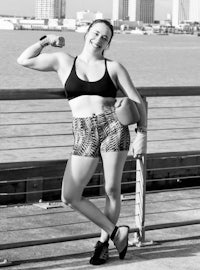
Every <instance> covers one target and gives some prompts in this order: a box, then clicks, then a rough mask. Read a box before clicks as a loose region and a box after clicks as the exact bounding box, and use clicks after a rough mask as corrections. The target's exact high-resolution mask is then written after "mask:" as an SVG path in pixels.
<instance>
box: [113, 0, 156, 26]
mask: <svg viewBox="0 0 200 270" xmlns="http://www.w3.org/2000/svg"><path fill="white" fill-rule="evenodd" d="M154 2H155V0H113V16H112V19H113V20H114V21H115V20H129V21H142V22H144V23H153V22H154Z"/></svg>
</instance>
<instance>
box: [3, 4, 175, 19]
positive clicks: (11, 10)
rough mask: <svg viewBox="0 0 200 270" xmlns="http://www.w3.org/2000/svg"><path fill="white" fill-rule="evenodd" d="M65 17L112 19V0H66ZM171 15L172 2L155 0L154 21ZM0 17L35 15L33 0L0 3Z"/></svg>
mask: <svg viewBox="0 0 200 270" xmlns="http://www.w3.org/2000/svg"><path fill="white" fill-rule="evenodd" d="M66 6H67V8H66V17H67V18H75V17H76V12H77V11H80V10H90V11H100V12H102V13H103V14H104V17H105V18H110V19H111V18H112V0H101V1H95V0H82V1H80V0H66ZM169 13H170V14H172V0H155V20H165V19H167V14H169ZM0 15H12V16H27V17H33V16H34V15H35V0H6V1H0Z"/></svg>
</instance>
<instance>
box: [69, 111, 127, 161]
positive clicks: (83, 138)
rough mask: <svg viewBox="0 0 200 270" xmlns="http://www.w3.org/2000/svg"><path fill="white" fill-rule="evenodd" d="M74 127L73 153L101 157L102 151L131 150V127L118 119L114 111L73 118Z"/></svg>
mask: <svg viewBox="0 0 200 270" xmlns="http://www.w3.org/2000/svg"><path fill="white" fill-rule="evenodd" d="M72 128H73V135H74V146H73V151H72V154H73V155H78V156H87V157H99V156H100V153H101V152H113V151H128V150H129V146H130V133H129V128H128V126H124V125H122V124H121V123H120V122H119V121H118V119H117V116H116V114H115V112H114V111H111V110H109V111H105V112H104V113H102V114H98V115H96V114H93V116H91V117H85V118H73V122H72Z"/></svg>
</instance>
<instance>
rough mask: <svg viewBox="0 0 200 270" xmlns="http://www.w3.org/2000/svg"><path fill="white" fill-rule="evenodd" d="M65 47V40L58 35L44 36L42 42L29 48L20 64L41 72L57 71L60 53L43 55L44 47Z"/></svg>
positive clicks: (22, 56) (23, 54) (21, 56)
mask: <svg viewBox="0 0 200 270" xmlns="http://www.w3.org/2000/svg"><path fill="white" fill-rule="evenodd" d="M48 45H51V46H53V47H60V48H61V47H63V46H64V45H65V40H64V38H63V37H58V36H56V35H47V36H44V37H43V38H42V39H41V40H39V41H38V42H36V43H35V44H33V45H31V46H30V47H28V48H27V49H26V50H25V51H24V52H23V53H22V54H21V55H20V56H19V58H18V59H17V62H18V64H20V65H22V66H24V67H27V68H31V69H35V70H40V71H56V70H57V69H58V53H51V54H47V53H42V54H40V53H41V52H42V50H43V48H44V47H46V46H48Z"/></svg>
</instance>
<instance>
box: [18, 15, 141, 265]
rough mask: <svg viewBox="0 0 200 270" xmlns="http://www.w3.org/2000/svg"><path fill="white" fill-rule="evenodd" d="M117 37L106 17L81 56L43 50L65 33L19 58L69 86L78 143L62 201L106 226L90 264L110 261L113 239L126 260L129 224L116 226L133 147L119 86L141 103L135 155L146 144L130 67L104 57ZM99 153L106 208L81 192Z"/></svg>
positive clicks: (91, 28) (91, 33)
mask: <svg viewBox="0 0 200 270" xmlns="http://www.w3.org/2000/svg"><path fill="white" fill-rule="evenodd" d="M112 37H113V27H112V25H111V24H110V23H109V22H108V21H106V20H96V21H94V22H93V23H92V24H91V25H90V26H89V28H88V31H87V33H86V35H85V44H84V47H83V50H82V52H81V53H80V54H79V55H78V56H77V57H73V56H71V55H69V54H65V53H63V52H55V53H50V54H46V53H42V54H41V51H42V50H43V48H44V47H45V46H48V45H51V46H54V47H63V46H64V43H65V42H64V39H63V38H59V37H57V36H54V35H48V36H44V37H42V38H41V39H40V40H39V41H38V42H37V43H35V44H33V45H32V46H30V47H29V48H27V49H26V50H25V51H24V52H23V53H22V54H21V55H20V57H19V58H18V63H19V64H20V65H23V66H25V67H28V68H32V69H36V70H39V71H55V72H57V74H58V76H59V78H60V80H61V82H62V84H63V86H64V88H65V92H66V95H67V98H68V100H69V105H70V108H71V111H72V115H73V133H74V147H73V152H72V154H71V156H70V158H69V160H68V162H67V166H66V170H65V173H64V178H63V185H62V201H63V202H64V203H66V204H68V205H70V206H71V207H72V208H73V209H76V210H77V211H79V212H81V213H82V214H83V215H84V216H85V217H87V218H88V219H89V220H91V221H92V222H94V223H95V224H96V225H98V226H99V227H100V228H101V229H102V230H101V236H100V239H99V241H98V242H97V244H96V247H95V251H94V254H93V256H92V257H91V259H90V263H91V264H95V265H97V264H103V263H105V262H106V261H107V260H108V241H109V238H110V239H111V240H113V242H114V244H115V246H116V248H117V250H118V253H119V258H120V259H124V257H125V255H126V252H127V247H128V231H129V228H128V226H119V227H117V226H116V223H117V221H118V217H119V213H120V194H121V178H122V172H123V167H124V163H125V161H126V158H127V153H128V150H129V146H130V135H129V130H128V126H124V125H122V124H121V123H120V122H119V121H118V119H117V117H116V113H115V102H116V93H117V91H118V89H119V90H121V91H122V92H123V93H124V95H126V96H128V97H129V98H130V99H132V100H134V101H135V102H136V104H137V107H138V110H139V113H140V121H139V123H138V132H137V136H136V139H135V141H134V145H133V147H134V149H133V150H134V156H135V158H140V157H141V155H142V154H144V152H145V148H146V147H145V136H146V112H145V106H144V104H143V101H142V99H141V97H140V95H139V94H138V92H137V90H136V89H135V87H134V85H133V83H132V82H131V80H130V77H129V75H128V73H127V71H126V69H125V68H124V67H123V66H122V65H121V64H119V63H117V62H115V61H111V60H108V59H105V58H104V51H105V50H106V49H108V47H109V45H110V42H111V40H112ZM100 156H101V158H102V162H103V169H104V176H105V193H106V204H105V211H104V213H102V212H101V211H100V210H99V209H98V208H97V207H96V206H95V205H94V204H93V203H91V202H90V201H88V200H87V199H85V198H83V197H82V193H83V190H84V188H85V186H86V185H87V184H88V182H89V180H90V179H91V177H92V175H93V174H94V172H95V169H96V167H97V164H98V162H99V157H100Z"/></svg>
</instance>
